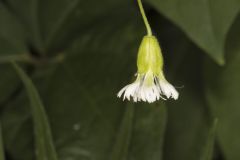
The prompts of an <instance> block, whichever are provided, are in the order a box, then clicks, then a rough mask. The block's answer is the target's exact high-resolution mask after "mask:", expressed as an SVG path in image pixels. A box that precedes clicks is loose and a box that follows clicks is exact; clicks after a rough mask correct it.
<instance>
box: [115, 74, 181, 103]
mask: <svg viewBox="0 0 240 160" xmlns="http://www.w3.org/2000/svg"><path fill="white" fill-rule="evenodd" d="M122 95H123V100H125V99H126V98H127V99H128V100H129V101H130V100H131V98H132V99H133V101H134V102H138V101H144V102H148V103H152V102H155V101H156V100H159V99H160V98H161V99H164V100H166V98H173V99H175V100H176V99H178V95H179V94H178V92H177V91H176V89H175V88H174V87H173V86H172V85H171V84H170V83H169V82H168V81H167V80H166V79H165V78H164V77H161V78H160V77H159V76H156V75H154V74H153V73H152V72H151V71H149V72H147V73H146V74H144V75H140V74H138V75H137V79H136V81H135V82H133V83H132V84H129V85H127V86H125V87H124V88H123V89H121V90H120V91H119V93H118V95H117V96H118V97H119V98H120V97H121V96H122Z"/></svg>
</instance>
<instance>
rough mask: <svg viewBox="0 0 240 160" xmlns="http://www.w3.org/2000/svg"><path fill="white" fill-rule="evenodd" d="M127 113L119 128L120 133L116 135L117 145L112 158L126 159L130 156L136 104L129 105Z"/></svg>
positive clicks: (113, 159) (116, 159) (117, 159)
mask: <svg viewBox="0 0 240 160" xmlns="http://www.w3.org/2000/svg"><path fill="white" fill-rule="evenodd" d="M125 112H126V113H124V117H123V120H122V123H121V126H120V128H119V133H118V134H117V136H116V142H115V145H113V150H112V154H111V156H110V159H111V160H126V159H127V156H128V150H129V144H130V139H131V135H132V128H133V117H134V106H133V105H132V104H129V105H127V107H126V111H125Z"/></svg>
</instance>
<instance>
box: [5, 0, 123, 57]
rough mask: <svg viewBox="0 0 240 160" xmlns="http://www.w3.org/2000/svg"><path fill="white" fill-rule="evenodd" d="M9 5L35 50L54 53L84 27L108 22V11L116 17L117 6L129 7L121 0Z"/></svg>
mask: <svg viewBox="0 0 240 160" xmlns="http://www.w3.org/2000/svg"><path fill="white" fill-rule="evenodd" d="M7 4H8V5H9V8H11V9H12V11H13V12H14V13H15V14H17V15H18V17H19V19H20V20H21V21H22V22H23V24H24V25H25V28H26V30H27V31H28V32H27V35H28V37H29V42H30V43H31V44H32V45H33V46H34V49H36V50H37V51H38V52H39V53H41V54H52V55H55V54H58V52H62V51H64V50H65V49H66V47H68V46H69V44H71V43H72V42H73V41H74V40H75V38H76V37H78V36H80V33H82V31H83V30H84V29H87V28H88V27H90V26H92V25H94V24H96V23H102V22H105V21H107V19H105V18H104V17H105V16H107V15H108V12H109V11H110V12H112V16H114V15H116V13H115V12H113V11H114V10H115V9H117V8H119V7H120V8H122V10H124V9H125V7H126V6H125V5H123V4H124V3H122V2H121V1H120V0H118V1H111V0H102V1H101V3H98V2H96V1H95V0H89V1H88V2H87V3H86V1H84V0H72V1H69V0H51V1H49V0H25V2H24V3H23V2H20V1H18V0H7ZM125 4H126V3H125ZM116 16H118V15H116ZM66 39H67V41H66Z"/></svg>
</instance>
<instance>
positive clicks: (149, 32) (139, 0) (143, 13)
mask: <svg viewBox="0 0 240 160" xmlns="http://www.w3.org/2000/svg"><path fill="white" fill-rule="evenodd" d="M137 2H138V6H139V9H140V12H141V14H142V18H143V21H144V23H145V26H146V29H147V34H148V36H151V35H152V29H151V27H150V25H149V22H148V19H147V16H146V14H145V11H144V8H143V5H142V1H141V0H137Z"/></svg>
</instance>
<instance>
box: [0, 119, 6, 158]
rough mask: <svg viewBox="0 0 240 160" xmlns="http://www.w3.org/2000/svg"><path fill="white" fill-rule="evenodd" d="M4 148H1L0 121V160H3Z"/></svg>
mask: <svg viewBox="0 0 240 160" xmlns="http://www.w3.org/2000/svg"><path fill="white" fill-rule="evenodd" d="M4 155H5V154H4V148H3V138H2V126H1V123H0V160H5V156H4Z"/></svg>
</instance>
